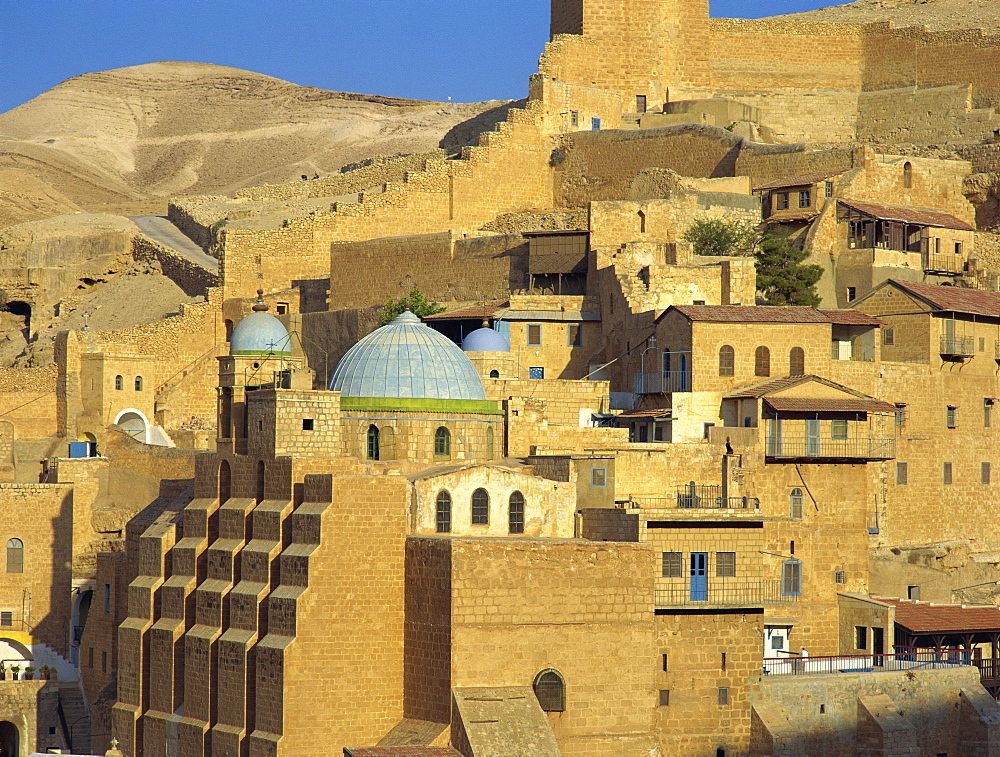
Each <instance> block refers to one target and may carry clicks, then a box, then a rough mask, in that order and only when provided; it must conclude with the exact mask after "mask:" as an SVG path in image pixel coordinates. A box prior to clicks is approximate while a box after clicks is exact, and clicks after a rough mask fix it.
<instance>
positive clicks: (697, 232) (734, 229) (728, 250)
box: [684, 218, 760, 256]
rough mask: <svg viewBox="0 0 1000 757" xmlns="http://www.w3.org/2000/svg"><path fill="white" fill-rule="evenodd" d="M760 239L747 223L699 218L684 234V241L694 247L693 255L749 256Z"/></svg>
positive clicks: (754, 227) (754, 229) (752, 225)
mask: <svg viewBox="0 0 1000 757" xmlns="http://www.w3.org/2000/svg"><path fill="white" fill-rule="evenodd" d="M759 238H760V235H759V233H758V232H757V227H756V226H755V225H754V224H752V223H750V222H749V221H727V220H725V219H724V218H712V219H706V218H699V219H698V220H697V221H695V222H694V223H692V224H691V225H690V226H689V227H688V230H687V231H685V232H684V241H685V242H690V243H691V244H692V245H693V246H694V254H695V255H724V256H733V255H751V254H753V251H754V248H755V247H756V246H757V242H758V240H759Z"/></svg>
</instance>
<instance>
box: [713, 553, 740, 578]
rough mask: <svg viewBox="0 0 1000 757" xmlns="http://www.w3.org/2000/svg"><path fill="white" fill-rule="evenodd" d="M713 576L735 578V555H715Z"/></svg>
mask: <svg viewBox="0 0 1000 757" xmlns="http://www.w3.org/2000/svg"><path fill="white" fill-rule="evenodd" d="M715 575H716V577H717V578H736V553H735V552H716V553H715Z"/></svg>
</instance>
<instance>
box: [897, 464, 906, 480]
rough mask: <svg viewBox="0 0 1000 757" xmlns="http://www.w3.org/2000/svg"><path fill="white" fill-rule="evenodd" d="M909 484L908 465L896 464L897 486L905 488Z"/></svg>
mask: <svg viewBox="0 0 1000 757" xmlns="http://www.w3.org/2000/svg"><path fill="white" fill-rule="evenodd" d="M906 483H908V480H907V469H906V463H896V484H897V485H898V486H903V485H904V484H906Z"/></svg>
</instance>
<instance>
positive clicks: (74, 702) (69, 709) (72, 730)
mask: <svg viewBox="0 0 1000 757" xmlns="http://www.w3.org/2000/svg"><path fill="white" fill-rule="evenodd" d="M59 708H60V710H62V715H63V718H64V720H65V727H66V729H67V731H68V733H67V734H66V735H67V736H68V738H69V747H70V751H71V752H72V753H73V754H90V708H89V707H88V706H87V700H86V698H85V697H84V696H83V690H82V689H81V688H80V685H79V684H78V683H71V682H61V683H60V684H59Z"/></svg>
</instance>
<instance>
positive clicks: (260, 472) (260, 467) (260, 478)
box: [256, 460, 264, 502]
mask: <svg viewBox="0 0 1000 757" xmlns="http://www.w3.org/2000/svg"><path fill="white" fill-rule="evenodd" d="M256 499H257V501H258V502H263V501H264V461H263V460H258V461H257V497H256Z"/></svg>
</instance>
